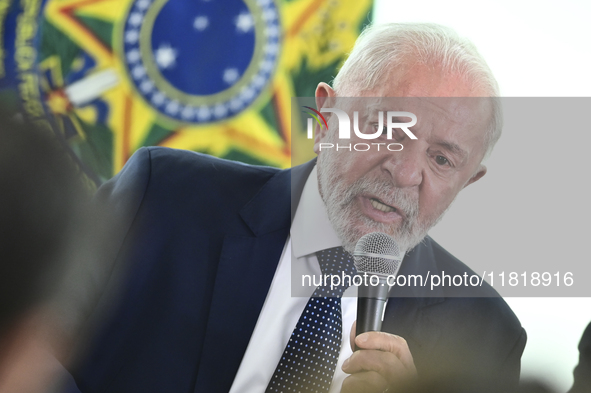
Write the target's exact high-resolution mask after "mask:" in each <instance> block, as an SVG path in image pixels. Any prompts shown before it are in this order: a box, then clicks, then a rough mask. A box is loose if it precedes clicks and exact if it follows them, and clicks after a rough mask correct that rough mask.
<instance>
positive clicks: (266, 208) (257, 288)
mask: <svg viewBox="0 0 591 393" xmlns="http://www.w3.org/2000/svg"><path fill="white" fill-rule="evenodd" d="M313 166H314V162H309V163H307V164H304V165H302V166H299V167H295V168H293V169H291V170H285V171H281V172H278V173H277V174H276V175H275V176H274V177H273V178H271V179H270V180H269V181H268V182H267V183H266V184H265V186H263V188H261V190H260V191H259V193H258V194H257V195H256V196H255V197H254V198H253V199H252V200H251V201H250V202H249V203H248V204H246V205H245V206H244V208H243V209H242V210H241V212H240V216H241V217H242V219H243V220H244V222H245V223H246V225H247V226H248V228H249V229H250V231H251V232H250V233H245V231H244V230H242V231H237V232H233V230H237V228H230V229H228V231H227V233H228V234H227V235H226V236H225V238H224V244H223V248H222V252H221V256H220V260H219V265H218V272H217V274H216V281H215V285H214V293H213V296H212V299H213V301H212V304H211V311H210V315H209V317H208V325H207V331H206V335H205V341H204V345H203V351H202V355H201V359H206V361H202V362H201V364H200V365H199V371H198V374H197V380H196V383H195V392H227V391H229V390H230V387H231V386H232V383H233V380H234V377H235V375H236V373H237V371H238V368H239V367H240V362H241V361H242V357H243V355H244V353H245V352H246V348H247V346H248V343H249V341H250V337H251V335H252V332H253V330H254V328H255V325H256V322H257V320H258V317H259V314H260V311H261V309H262V307H263V304H264V302H265V299H266V296H267V292H268V290H269V288H270V286H271V282H272V280H273V277H274V275H275V270H276V268H277V264H278V262H279V259H280V257H281V254H282V251H283V249H284V247H285V242H286V240H287V237H288V235H289V230H290V226H291V219H292V218H293V212H294V209H293V208H292V206H293V205H295V206H296V207H297V203H298V201H299V196H300V194H301V192H302V189H303V186H304V184H305V182H306V179H307V177H308V175H309V173H310V171H311V170H312V168H313ZM290 213H291V214H290Z"/></svg>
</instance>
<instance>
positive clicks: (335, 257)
mask: <svg viewBox="0 0 591 393" xmlns="http://www.w3.org/2000/svg"><path fill="white" fill-rule="evenodd" d="M316 257H317V258H318V263H319V264H320V270H321V271H322V274H323V275H331V276H338V277H339V279H340V280H336V278H335V280H331V279H330V278H329V282H330V283H331V284H337V281H338V284H337V285H334V286H333V289H334V290H335V293H334V296H341V295H342V294H343V292H344V291H345V290H346V289H347V288H348V287H349V286H350V285H351V280H352V279H353V276H354V275H355V274H356V273H357V270H356V269H355V265H354V263H353V256H352V255H351V254H349V253H348V252H347V251H345V249H344V248H343V247H334V248H327V249H325V250H321V251H318V252H317V253H316ZM347 277H349V278H348V279H347ZM334 287H338V289H337V288H334Z"/></svg>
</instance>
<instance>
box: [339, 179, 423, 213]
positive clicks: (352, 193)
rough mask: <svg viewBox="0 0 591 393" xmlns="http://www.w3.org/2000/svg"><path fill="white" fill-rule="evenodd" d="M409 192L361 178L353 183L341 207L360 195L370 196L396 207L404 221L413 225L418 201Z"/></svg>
mask: <svg viewBox="0 0 591 393" xmlns="http://www.w3.org/2000/svg"><path fill="white" fill-rule="evenodd" d="M409 191H410V190H403V189H401V188H397V187H395V186H394V185H392V183H390V182H387V181H385V180H378V179H369V178H361V179H359V180H357V181H356V182H355V183H353V184H352V185H351V186H350V187H349V188H348V190H347V192H346V194H345V196H344V198H343V206H345V205H347V204H349V203H351V201H352V200H353V199H354V198H355V197H357V196H358V195H361V194H371V195H375V196H376V197H378V198H379V199H380V200H381V201H382V202H384V203H385V204H388V205H392V206H396V208H397V209H399V210H401V211H402V212H403V213H404V215H405V220H406V221H407V222H408V224H410V223H414V222H415V221H416V220H417V218H418V216H419V200H418V196H417V195H416V194H414V193H412V194H411V192H409Z"/></svg>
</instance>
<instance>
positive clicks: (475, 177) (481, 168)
mask: <svg viewBox="0 0 591 393" xmlns="http://www.w3.org/2000/svg"><path fill="white" fill-rule="evenodd" d="M484 175H486V167H485V166H484V165H482V164H480V166H479V167H478V171H477V172H476V173H475V174H474V175H473V176H472V177H471V178H470V180H468V181H467V182H466V184H464V187H463V188H466V187H468V186H469V185H470V184H472V183H474V182H475V181H477V180H480V178H482V176H484Z"/></svg>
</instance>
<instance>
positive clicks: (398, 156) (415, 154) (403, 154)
mask: <svg viewBox="0 0 591 393" xmlns="http://www.w3.org/2000/svg"><path fill="white" fill-rule="evenodd" d="M424 158H425V157H423V156H422V155H421V154H420V152H419V151H418V149H412V148H407V146H406V145H405V146H404V149H403V150H401V151H397V152H389V154H388V156H387V157H386V158H385V160H384V162H383V163H382V170H383V171H385V172H387V173H388V174H389V176H390V177H391V178H392V181H393V183H394V184H395V185H396V186H397V187H400V188H405V187H415V186H419V185H420V184H421V183H422V181H423V170H424V168H423V166H424V164H425V163H424Z"/></svg>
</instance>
